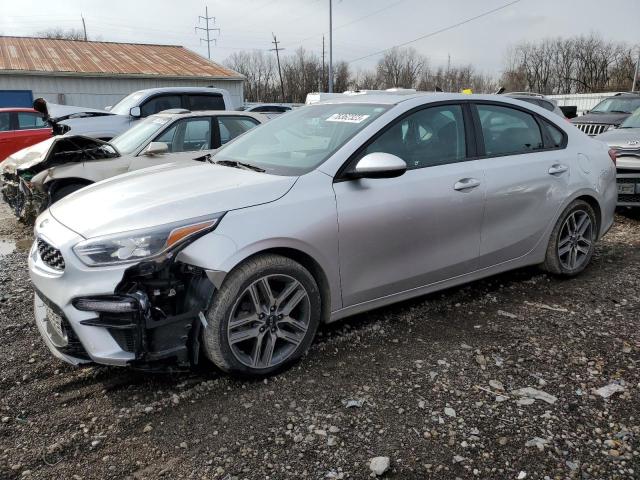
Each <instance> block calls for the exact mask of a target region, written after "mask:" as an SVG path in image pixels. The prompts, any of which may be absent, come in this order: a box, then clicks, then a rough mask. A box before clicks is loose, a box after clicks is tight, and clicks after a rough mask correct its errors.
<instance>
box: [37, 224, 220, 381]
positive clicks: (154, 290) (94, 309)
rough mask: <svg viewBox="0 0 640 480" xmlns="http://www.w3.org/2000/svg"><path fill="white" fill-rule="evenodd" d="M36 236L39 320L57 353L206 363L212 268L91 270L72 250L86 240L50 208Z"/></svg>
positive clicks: (144, 364)
mask: <svg viewBox="0 0 640 480" xmlns="http://www.w3.org/2000/svg"><path fill="white" fill-rule="evenodd" d="M36 236H37V239H40V240H41V242H40V244H39V243H38V240H36V242H34V246H33V247H32V250H31V252H30V255H29V271H30V276H31V280H32V282H33V284H34V289H35V317H36V324H37V326H38V330H39V331H40V334H41V336H42V337H43V339H44V341H45V343H46V344H47V346H48V347H49V349H50V350H51V351H52V353H53V354H54V355H55V356H56V357H58V358H60V359H62V360H64V361H66V362H69V363H72V364H81V363H87V362H95V363H100V364H106V365H118V366H135V367H139V368H156V366H157V365H158V363H159V362H162V363H164V364H167V365H171V366H173V365H175V366H179V367H189V366H193V365H196V364H197V363H198V362H199V352H200V346H199V339H200V332H201V329H202V326H203V324H204V323H205V320H204V318H205V317H204V314H203V312H205V311H206V309H207V308H208V302H209V301H210V299H211V297H212V295H213V291H214V288H215V287H214V286H213V284H212V283H211V282H210V281H209V279H208V278H207V275H206V272H204V271H203V270H202V269H199V268H196V267H192V266H189V265H186V264H182V263H180V262H177V261H175V259H174V257H171V258H165V259H160V260H157V261H153V262H151V261H149V262H143V263H140V264H137V265H133V266H132V265H125V266H118V267H115V266H113V267H108V268H99V269H96V268H90V267H86V266H84V265H83V264H82V263H81V262H80V261H79V260H78V259H77V258H76V257H75V255H74V254H73V252H72V251H71V248H72V247H73V245H75V244H76V243H77V242H78V241H80V240H82V237H80V236H79V235H77V234H76V233H75V232H72V231H71V230H69V229H67V228H66V227H64V226H63V225H61V224H60V223H58V222H57V221H56V220H55V219H54V218H53V217H51V216H50V215H49V214H48V213H45V214H43V215H42V216H41V217H40V218H39V220H38V225H36ZM53 238H55V239H56V242H55V243H54V242H53V241H52V240H51V239H53ZM42 241H44V242H46V247H43V246H42V245H43V244H42ZM43 248H46V250H44V249H43ZM51 249H53V250H54V251H57V252H59V254H60V255H61V257H62V258H63V259H64V262H62V267H61V266H60V262H59V263H57V264H54V263H52V261H51V258H52V257H51ZM52 265H53V266H54V267H55V268H52Z"/></svg>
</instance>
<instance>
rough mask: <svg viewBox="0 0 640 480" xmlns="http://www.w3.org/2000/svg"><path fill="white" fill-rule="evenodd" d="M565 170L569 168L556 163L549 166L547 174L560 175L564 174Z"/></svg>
mask: <svg viewBox="0 0 640 480" xmlns="http://www.w3.org/2000/svg"><path fill="white" fill-rule="evenodd" d="M567 170H569V167H567V166H566V165H562V164H560V163H556V164H555V165H551V167H550V168H549V170H548V172H549V175H560V174H561V173H564V172H566V171H567Z"/></svg>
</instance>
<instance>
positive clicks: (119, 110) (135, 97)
mask: <svg viewBox="0 0 640 480" xmlns="http://www.w3.org/2000/svg"><path fill="white" fill-rule="evenodd" d="M141 98H142V92H133V93H132V94H130V95H127V96H126V97H124V98H123V99H122V100H120V101H119V102H118V103H116V104H115V105H114V106H113V108H112V109H111V110H110V111H111V113H115V114H116V115H129V111H130V110H131V109H132V108H133V107H137V106H138V101H139V100H140V99H141Z"/></svg>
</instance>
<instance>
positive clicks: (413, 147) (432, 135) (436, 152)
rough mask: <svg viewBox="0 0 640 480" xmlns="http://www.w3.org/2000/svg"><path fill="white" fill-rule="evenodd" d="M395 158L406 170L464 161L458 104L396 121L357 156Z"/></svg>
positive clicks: (439, 107) (462, 135) (414, 114)
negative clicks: (378, 155) (380, 155)
mask: <svg viewBox="0 0 640 480" xmlns="http://www.w3.org/2000/svg"><path fill="white" fill-rule="evenodd" d="M373 152H384V153H390V154H393V155H396V156H397V157H400V158H401V159H403V160H404V161H405V162H406V163H407V168H408V169H415V168H424V167H432V166H436V165H443V164H447V163H454V162H460V161H462V160H464V159H465V158H466V155H467V151H466V142H465V133H464V120H463V115H462V107H461V106H460V105H443V106H437V107H429V108H424V109H422V110H419V111H417V112H415V113H412V114H410V115H409V116H407V117H405V118H403V119H401V120H399V121H397V122H396V123H394V124H393V125H392V126H391V127H390V128H388V129H387V130H386V131H385V132H384V133H383V134H382V135H380V136H379V137H378V138H377V139H376V140H374V141H373V142H372V143H371V144H370V145H369V146H368V147H367V148H366V149H365V151H364V152H363V153H362V154H361V157H362V156H364V155H366V154H368V153H373Z"/></svg>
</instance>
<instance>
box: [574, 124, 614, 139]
mask: <svg viewBox="0 0 640 480" xmlns="http://www.w3.org/2000/svg"><path fill="white" fill-rule="evenodd" d="M574 125H575V126H576V127H578V128H579V129H580V130H582V131H583V132H584V133H586V134H587V135H590V136H594V135H600V134H601V133H603V132H606V131H607V129H608V128H609V127H610V126H611V125H607V124H603V123H574Z"/></svg>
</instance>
